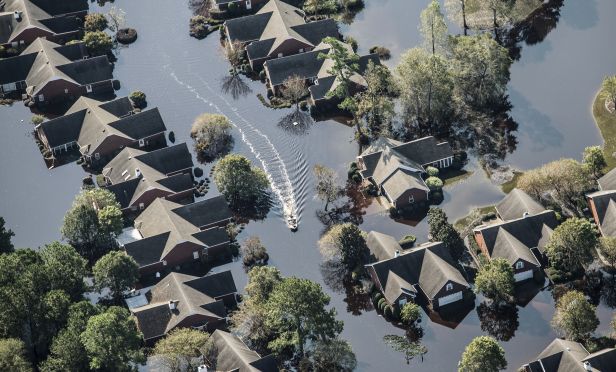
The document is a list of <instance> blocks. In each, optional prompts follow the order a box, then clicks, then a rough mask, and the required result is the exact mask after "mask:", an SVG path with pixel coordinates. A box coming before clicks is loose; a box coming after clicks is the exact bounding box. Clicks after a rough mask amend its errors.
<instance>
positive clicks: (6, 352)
mask: <svg viewBox="0 0 616 372" xmlns="http://www.w3.org/2000/svg"><path fill="white" fill-rule="evenodd" d="M25 354H26V350H25V345H24V343H23V341H21V340H19V339H17V338H6V339H0V371H11V372H28V371H32V365H31V364H30V361H28V359H27V358H26V355H25Z"/></svg>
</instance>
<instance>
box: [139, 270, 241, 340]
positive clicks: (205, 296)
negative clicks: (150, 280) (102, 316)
mask: <svg viewBox="0 0 616 372" xmlns="http://www.w3.org/2000/svg"><path fill="white" fill-rule="evenodd" d="M223 281H224V282H225V283H223ZM222 292H226V293H223V294H222V295H224V294H230V293H234V292H235V283H234V282H233V276H232V275H231V272H229V271H226V272H222V273H218V274H211V275H208V276H205V277H201V278H199V277H195V276H190V275H185V274H180V273H175V272H172V273H170V274H169V275H167V276H166V277H165V278H164V279H163V280H161V281H160V282H159V283H158V284H156V285H155V286H154V287H153V288H152V289H151V290H150V293H149V295H150V296H149V297H150V303H149V304H148V305H145V306H142V307H138V308H134V309H132V312H133V314H134V315H135V317H136V318H137V324H138V325H139V329H140V330H141V332H142V333H143V336H144V339H146V340H148V339H150V338H154V337H159V336H162V335H164V334H166V333H168V332H169V331H171V330H172V329H174V328H176V327H178V326H181V325H182V322H183V321H184V320H185V319H187V318H189V317H192V316H200V317H205V318H210V319H212V320H220V319H223V318H224V317H225V316H226V310H225V307H224V304H223V302H222V300H217V299H215V298H214V297H212V296H211V295H210V294H211V293H222ZM170 301H173V302H175V303H176V309H175V310H171V309H170V308H169V302H170Z"/></svg>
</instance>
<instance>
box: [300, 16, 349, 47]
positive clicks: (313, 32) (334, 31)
mask: <svg viewBox="0 0 616 372" xmlns="http://www.w3.org/2000/svg"><path fill="white" fill-rule="evenodd" d="M293 30H295V31H296V32H297V33H298V34H300V35H302V36H303V37H304V38H305V39H306V40H308V41H309V42H310V43H311V44H312V45H317V44H319V43H320V42H321V40H323V39H325V38H326V37H334V38H338V36H340V34H339V33H338V24H337V23H336V21H335V20H333V19H331V18H327V19H323V20H320V21H314V22H309V23H305V24H300V25H297V26H293Z"/></svg>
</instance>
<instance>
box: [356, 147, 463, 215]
mask: <svg viewBox="0 0 616 372" xmlns="http://www.w3.org/2000/svg"><path fill="white" fill-rule="evenodd" d="M453 155H454V154H453V150H452V149H451V146H450V145H449V143H447V142H438V140H437V139H436V138H434V137H432V136H430V137H424V138H420V139H416V140H413V141H409V142H406V143H402V142H399V141H395V140H392V139H389V138H379V139H378V140H376V141H374V142H373V143H372V144H371V145H370V147H368V148H367V149H366V150H364V152H363V153H362V154H361V155H360V156H358V157H357V164H358V166H359V169H360V174H361V175H362V177H363V178H364V179H365V180H369V181H370V182H373V183H374V184H375V185H376V186H377V188H378V189H379V192H380V193H381V195H383V196H384V197H385V198H386V199H387V200H388V201H389V203H391V206H393V207H395V208H404V207H405V206H408V205H410V204H413V203H416V202H418V201H425V200H427V199H428V196H429V192H430V189H429V188H428V186H426V184H425V182H424V180H423V175H424V174H425V172H426V170H425V167H427V166H433V167H436V168H439V169H443V168H447V167H449V166H451V164H453Z"/></svg>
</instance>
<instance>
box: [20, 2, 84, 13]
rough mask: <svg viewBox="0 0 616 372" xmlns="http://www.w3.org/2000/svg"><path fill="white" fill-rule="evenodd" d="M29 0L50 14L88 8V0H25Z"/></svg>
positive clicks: (73, 11)
mask: <svg viewBox="0 0 616 372" xmlns="http://www.w3.org/2000/svg"><path fill="white" fill-rule="evenodd" d="M25 1H30V2H31V3H33V4H35V5H36V6H38V7H39V8H41V9H43V10H44V11H45V12H47V13H49V14H51V15H61V14H68V13H76V12H84V11H87V10H88V0H62V1H58V0H25Z"/></svg>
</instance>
